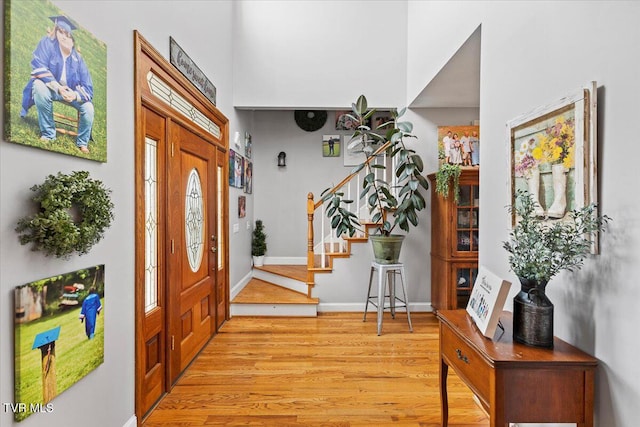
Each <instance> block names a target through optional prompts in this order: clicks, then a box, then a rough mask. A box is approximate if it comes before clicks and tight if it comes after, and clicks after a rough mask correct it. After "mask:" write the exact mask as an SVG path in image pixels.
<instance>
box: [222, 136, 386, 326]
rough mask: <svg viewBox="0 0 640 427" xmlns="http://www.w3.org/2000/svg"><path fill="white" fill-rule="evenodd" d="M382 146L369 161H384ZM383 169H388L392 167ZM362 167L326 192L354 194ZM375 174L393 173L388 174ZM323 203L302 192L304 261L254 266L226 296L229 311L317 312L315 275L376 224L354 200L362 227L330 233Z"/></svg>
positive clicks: (344, 255)
mask: <svg viewBox="0 0 640 427" xmlns="http://www.w3.org/2000/svg"><path fill="white" fill-rule="evenodd" d="M387 146H388V143H387V144H385V145H383V146H381V147H380V148H378V149H377V150H376V152H375V154H374V156H372V157H371V158H370V161H373V162H376V163H378V164H382V165H385V166H386V165H387V157H386V154H385V151H386V148H387ZM392 166H393V165H392ZM387 169H390V170H394V168H393V167H391V168H387ZM363 171H364V170H362V171H359V172H354V173H351V174H350V175H349V176H347V177H346V178H345V179H344V180H342V182H340V184H338V185H337V186H335V187H334V188H333V189H331V190H330V192H329V193H335V192H338V191H340V192H343V193H344V194H345V198H351V194H355V196H354V198H357V197H358V192H359V189H360V187H361V183H362V179H363ZM379 171H380V172H379V173H380V174H381V175H382V174H385V173H387V172H386V169H379ZM390 175H393V174H390ZM379 178H380V179H390V180H391V181H393V180H394V179H395V177H393V176H392V177H388V176H380V177H379ZM325 209H326V206H325V203H324V201H323V199H321V200H319V201H318V202H315V201H314V196H313V194H312V193H309V194H308V196H307V217H308V230H307V263H306V264H301V265H265V266H262V267H254V268H253V277H252V278H251V280H250V281H249V282H248V283H247V285H246V286H245V287H244V288H243V289H242V290H241V291H240V293H239V294H238V295H237V296H236V297H235V298H234V299H233V301H231V315H232V316H300V317H315V316H317V314H318V303H319V300H318V298H314V297H313V287H314V285H315V275H316V274H326V273H331V272H332V271H333V260H334V259H336V258H349V257H350V256H351V245H353V244H358V243H365V242H368V241H369V231H370V229H372V228H375V227H376V226H378V224H375V223H372V222H370V221H369V220H367V219H366V218H367V212H368V207H367V206H366V204H364V203H363V206H362V207H361V206H360V201H359V200H358V201H357V203H354V204H353V206H352V207H350V209H353V213H356V214H357V215H358V217H359V218H360V221H359V222H360V225H361V229H362V231H361V232H360V233H358V234H356V235H354V236H353V237H348V236H336V235H335V232H334V231H333V230H332V228H331V226H330V224H329V223H328V219H327V217H326V210H325ZM316 211H318V212H316ZM317 233H319V234H320V241H319V242H317V243H316V242H315V238H314V236H315V235H316V234H317Z"/></svg>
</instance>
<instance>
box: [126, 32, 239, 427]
mask: <svg viewBox="0 0 640 427" xmlns="http://www.w3.org/2000/svg"><path fill="white" fill-rule="evenodd" d="M134 40H135V45H136V57H135V61H136V84H135V91H136V95H135V99H136V274H135V281H136V282H135V287H136V302H135V310H136V336H135V337H136V416H137V417H138V420H139V421H142V420H143V419H144V417H145V416H146V415H148V413H149V412H150V411H151V409H152V408H153V407H154V405H155V404H156V403H157V402H158V401H159V400H160V399H161V398H162V396H164V395H165V394H166V393H167V392H169V391H170V390H171V387H172V386H173V384H174V383H175V381H176V380H177V379H178V377H179V376H180V374H182V372H183V371H184V369H185V368H186V367H187V366H188V365H189V363H190V362H191V361H192V360H193V359H194V358H195V357H196V355H197V354H198V352H199V351H200V350H201V349H202V348H203V346H204V345H205V344H206V343H207V342H208V341H209V339H210V338H211V337H212V336H214V335H215V333H216V332H217V331H218V329H219V328H220V326H222V324H223V323H224V321H225V320H227V318H228V313H229V310H228V307H229V291H228V282H229V278H228V263H229V254H228V245H227V241H228V231H227V230H228V214H227V212H228V207H227V199H228V160H227V159H228V155H227V152H228V148H229V145H228V140H229V139H228V132H229V127H228V120H227V119H226V117H224V115H223V114H221V113H220V112H219V111H218V110H217V109H216V108H215V106H213V105H212V104H211V103H210V102H209V100H207V99H206V98H205V97H204V96H203V95H202V94H201V93H199V92H198V91H197V90H196V89H195V88H194V87H193V86H192V85H191V84H190V82H188V81H187V80H186V79H185V78H184V77H183V76H182V75H181V74H180V73H179V72H177V71H176V70H175V68H173V67H172V66H171V65H170V64H168V63H167V62H166V60H164V59H163V58H162V57H161V55H160V54H159V53H158V52H157V51H155V50H154V49H153V48H152V47H151V46H150V45H149V44H148V43H147V42H146V41H145V40H144V39H143V38H142V37H141V36H140V35H139V34H138V33H135V36H134Z"/></svg>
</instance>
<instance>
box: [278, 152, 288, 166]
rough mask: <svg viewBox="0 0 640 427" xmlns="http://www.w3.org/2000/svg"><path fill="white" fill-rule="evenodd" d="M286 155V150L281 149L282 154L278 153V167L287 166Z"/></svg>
mask: <svg viewBox="0 0 640 427" xmlns="http://www.w3.org/2000/svg"><path fill="white" fill-rule="evenodd" d="M286 157H287V153H285V152H284V151H281V152H280V154H278V167H284V166H287V162H286V160H285V159H286Z"/></svg>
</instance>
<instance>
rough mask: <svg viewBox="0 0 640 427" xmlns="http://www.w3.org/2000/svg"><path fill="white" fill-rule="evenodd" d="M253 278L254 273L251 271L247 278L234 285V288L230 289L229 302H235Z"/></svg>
mask: <svg viewBox="0 0 640 427" xmlns="http://www.w3.org/2000/svg"><path fill="white" fill-rule="evenodd" d="M252 277H253V273H252V272H251V271H250V272H248V273H247V274H246V276H244V277H243V278H242V279H240V281H239V282H238V283H236V284H235V285H233V287H232V288H231V289H230V295H229V301H233V299H234V298H235V297H237V296H238V294H239V293H240V291H241V290H242V289H244V287H245V286H247V283H249V281H250V280H251V278H252Z"/></svg>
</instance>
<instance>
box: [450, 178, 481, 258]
mask: <svg viewBox="0 0 640 427" xmlns="http://www.w3.org/2000/svg"><path fill="white" fill-rule="evenodd" d="M479 197H480V191H479V187H478V186H477V185H460V200H459V201H458V204H457V205H455V208H454V209H455V217H454V218H455V225H456V226H455V231H454V233H455V239H456V240H455V245H454V252H458V253H460V252H477V251H478V228H479V222H478V221H479V220H480V218H479V215H480V206H479V205H480V204H479Z"/></svg>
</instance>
